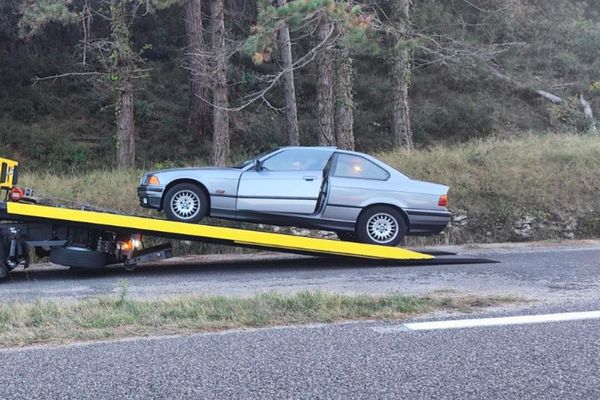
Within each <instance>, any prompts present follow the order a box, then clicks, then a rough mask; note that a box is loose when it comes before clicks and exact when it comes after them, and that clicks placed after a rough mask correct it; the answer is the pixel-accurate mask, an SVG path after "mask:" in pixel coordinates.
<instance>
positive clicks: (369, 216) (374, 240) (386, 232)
mask: <svg viewBox="0 0 600 400" xmlns="http://www.w3.org/2000/svg"><path fill="white" fill-rule="evenodd" d="M405 235H406V223H405V222H404V218H403V216H402V214H401V213H400V211H398V210H397V209H395V208H394V207H391V206H373V207H369V208H367V209H366V210H364V211H363V212H362V213H361V214H360V216H359V217H358V221H357V223H356V236H357V237H358V240H359V241H361V242H362V243H367V244H378V245H383V246H397V245H398V244H399V243H400V242H401V241H402V240H403V239H404V236H405Z"/></svg>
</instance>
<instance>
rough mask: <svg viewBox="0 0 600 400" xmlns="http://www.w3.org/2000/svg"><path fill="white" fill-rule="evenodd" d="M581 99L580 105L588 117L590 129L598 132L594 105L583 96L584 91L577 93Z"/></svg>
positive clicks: (592, 131) (594, 132) (595, 132)
mask: <svg viewBox="0 0 600 400" xmlns="http://www.w3.org/2000/svg"><path fill="white" fill-rule="evenodd" d="M577 98H578V99H579V105H580V106H581V109H582V111H583V115H584V116H585V118H586V119H587V121H588V123H589V124H590V125H589V129H588V131H589V132H590V133H593V134H595V135H596V134H598V128H597V127H596V120H595V119H594V112H593V111H592V105H591V104H590V103H589V102H588V101H587V100H586V99H585V98H584V97H583V94H582V93H579V94H578V95H577Z"/></svg>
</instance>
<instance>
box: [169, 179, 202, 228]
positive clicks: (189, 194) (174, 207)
mask: <svg viewBox="0 0 600 400" xmlns="http://www.w3.org/2000/svg"><path fill="white" fill-rule="evenodd" d="M164 209H165V214H167V218H169V219H170V220H173V221H179V222H198V221H200V220H201V219H202V218H204V216H205V215H206V213H207V212H208V199H207V198H206V194H204V191H203V190H202V189H200V188H199V187H198V186H196V185H193V184H191V183H180V184H177V185H175V186H173V187H172V188H171V189H169V191H168V192H167V194H166V195H165V200H164Z"/></svg>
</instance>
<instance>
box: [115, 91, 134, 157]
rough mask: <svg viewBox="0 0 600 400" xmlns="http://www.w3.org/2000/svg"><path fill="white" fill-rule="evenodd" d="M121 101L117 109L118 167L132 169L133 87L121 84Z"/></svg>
mask: <svg viewBox="0 0 600 400" xmlns="http://www.w3.org/2000/svg"><path fill="white" fill-rule="evenodd" d="M120 86H121V87H120V88H119V97H120V98H119V101H118V103H119V104H118V106H117V107H116V119H117V140H118V143H119V145H118V165H119V168H131V167H133V166H134V164H135V125H134V116H133V85H132V84H131V82H121V84H120Z"/></svg>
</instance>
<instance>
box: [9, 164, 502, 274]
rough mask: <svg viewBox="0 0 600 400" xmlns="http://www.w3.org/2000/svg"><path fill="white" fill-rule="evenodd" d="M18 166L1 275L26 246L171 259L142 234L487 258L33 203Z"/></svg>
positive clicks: (401, 258) (84, 259) (22, 261)
mask: <svg viewBox="0 0 600 400" xmlns="http://www.w3.org/2000/svg"><path fill="white" fill-rule="evenodd" d="M17 180H18V163H17V162H15V161H11V160H6V159H2V158H0V193H3V194H4V197H3V198H0V279H1V278H6V277H7V276H8V275H9V272H10V271H12V270H13V269H15V268H16V267H18V266H23V267H24V268H27V267H28V266H29V254H30V250H33V251H35V253H36V255H37V256H39V257H45V256H48V257H50V260H51V261H52V262H54V263H56V264H60V265H65V266H70V267H74V268H84V269H94V268H103V267H105V266H106V265H109V264H117V263H121V262H122V263H124V264H125V267H126V268H127V269H132V268H134V267H135V266H136V265H137V264H138V263H143V262H148V261H155V260H160V259H165V258H169V257H171V256H172V250H171V246H170V244H169V243H165V244H162V245H159V246H155V247H152V248H144V247H143V244H142V241H141V236H142V235H150V236H155V237H163V238H173V239H182V240H190V241H197V242H207V243H218V244H225V245H230V246H240V247H250V248H257V249H262V250H272V251H281V252H292V253H301V254H310V255H321V256H322V255H333V256H341V257H347V258H352V259H363V260H390V261H394V262H410V263H413V264H424V263H429V262H433V263H436V264H456V263H459V262H460V263H481V262H493V261H490V260H483V259H468V258H467V259H464V258H463V259H454V258H453V259H451V260H450V259H444V258H443V257H438V256H444V255H454V254H453V253H444V252H437V253H436V252H434V253H423V252H417V251H413V250H407V249H403V248H399V247H388V246H378V245H372V244H363V243H354V242H344V241H339V240H329V239H319V238H311V237H302V236H294V235H284V234H280V233H271V232H261V231H254V230H248V229H240V228H227V227H220V226H211V225H201V224H190V223H184V222H175V221H167V220H163V219H155V218H145V217H138V216H131V215H123V214H119V213H112V212H105V211H98V210H88V209H72V208H65V207H61V206H47V205H40V204H38V203H37V202H36V201H35V199H33V198H32V194H33V191H32V190H31V189H25V190H24V189H21V188H19V187H17V186H16V184H17Z"/></svg>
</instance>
